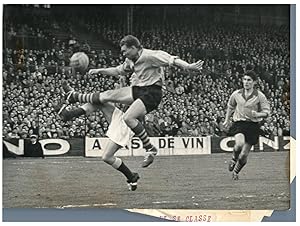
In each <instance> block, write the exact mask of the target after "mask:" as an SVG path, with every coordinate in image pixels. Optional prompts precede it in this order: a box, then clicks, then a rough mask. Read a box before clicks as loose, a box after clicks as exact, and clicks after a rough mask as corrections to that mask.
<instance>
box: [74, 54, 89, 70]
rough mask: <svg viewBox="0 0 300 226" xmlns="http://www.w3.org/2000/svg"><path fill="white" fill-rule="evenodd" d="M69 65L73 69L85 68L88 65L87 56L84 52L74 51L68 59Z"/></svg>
mask: <svg viewBox="0 0 300 226" xmlns="http://www.w3.org/2000/svg"><path fill="white" fill-rule="evenodd" d="M70 66H71V67H73V68H75V69H79V70H86V69H87V67H88V66H89V57H88V56H87V55H86V54H85V53H84V52H77V53H74V54H73V55H72V57H71V59H70Z"/></svg>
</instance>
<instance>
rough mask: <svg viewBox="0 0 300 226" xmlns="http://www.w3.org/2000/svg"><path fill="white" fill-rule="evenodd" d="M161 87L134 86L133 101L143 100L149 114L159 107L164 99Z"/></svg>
mask: <svg viewBox="0 0 300 226" xmlns="http://www.w3.org/2000/svg"><path fill="white" fill-rule="evenodd" d="M161 89H162V88H161V86H158V85H150V86H133V87H132V95H133V99H134V100H136V99H141V100H142V101H143V103H144V105H145V107H146V110H147V113H149V112H150V111H153V110H154V109H156V108H157V107H158V105H159V104H160V101H161V99H162V90H161Z"/></svg>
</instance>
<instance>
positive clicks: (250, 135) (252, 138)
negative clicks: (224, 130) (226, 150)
mask: <svg viewBox="0 0 300 226" xmlns="http://www.w3.org/2000/svg"><path fill="white" fill-rule="evenodd" d="M238 133H242V134H244V136H245V141H246V142H247V143H248V144H251V145H255V144H257V143H258V139H259V135H260V134H261V130H260V128H259V123H258V122H248V121H237V122H234V123H233V125H232V126H231V127H230V129H229V131H228V135H229V136H234V135H236V134H238Z"/></svg>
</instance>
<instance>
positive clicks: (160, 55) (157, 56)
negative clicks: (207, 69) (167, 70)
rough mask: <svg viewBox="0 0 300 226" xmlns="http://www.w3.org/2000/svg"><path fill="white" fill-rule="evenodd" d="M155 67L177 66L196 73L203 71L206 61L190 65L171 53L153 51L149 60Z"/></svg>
mask: <svg viewBox="0 0 300 226" xmlns="http://www.w3.org/2000/svg"><path fill="white" fill-rule="evenodd" d="M149 59H150V60H151V62H152V64H153V65H155V66H167V65H169V66H177V67H181V68H183V69H185V70H194V71H200V70H202V66H203V63H204V61H203V60H199V61H197V62H195V63H191V64H190V63H188V62H186V61H184V60H182V59H180V58H179V57H178V56H172V55H170V54H169V53H167V52H165V51H162V50H157V51H153V53H152V55H151V57H150V58H149Z"/></svg>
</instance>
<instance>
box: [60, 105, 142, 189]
mask: <svg viewBox="0 0 300 226" xmlns="http://www.w3.org/2000/svg"><path fill="white" fill-rule="evenodd" d="M96 110H101V111H102V113H103V115H104V117H105V118H106V120H107V121H108V123H109V127H108V130H107V133H106V135H107V137H108V138H109V139H108V141H107V142H106V146H105V148H104V152H103V155H102V159H103V161H104V162H106V163H107V164H109V165H111V166H112V167H113V168H114V169H116V170H118V171H120V172H121V173H122V174H124V176H125V177H126V178H127V183H128V187H129V190H131V191H135V190H136V189H137V183H138V180H139V178H140V177H139V174H138V173H134V172H132V171H131V170H130V169H129V168H128V167H127V166H126V165H125V163H124V162H123V161H122V160H121V159H120V158H118V157H115V156H114V155H115V153H116V152H117V151H118V150H119V149H120V148H121V147H126V146H128V145H129V142H130V140H131V138H132V137H133V135H134V133H133V132H132V131H131V129H130V128H129V127H128V126H127V125H126V123H125V122H124V120H123V115H124V112H123V111H121V110H120V109H118V108H117V107H115V106H114V105H112V104H111V103H105V104H99V105H95V104H90V103H87V104H84V105H82V106H81V107H80V108H77V109H75V110H73V111H78V112H81V111H84V112H85V113H86V114H90V113H92V112H94V111H96ZM67 111H68V110H67V109H66V105H64V106H62V107H61V109H60V111H59V112H58V114H59V115H60V116H61V117H62V120H63V121H66V118H64V117H63V115H65V114H64V113H66V112H67ZM71 111H72V110H71ZM68 120H70V119H68Z"/></svg>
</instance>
